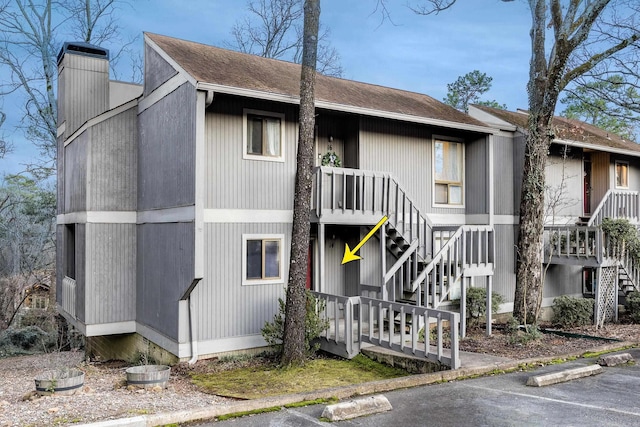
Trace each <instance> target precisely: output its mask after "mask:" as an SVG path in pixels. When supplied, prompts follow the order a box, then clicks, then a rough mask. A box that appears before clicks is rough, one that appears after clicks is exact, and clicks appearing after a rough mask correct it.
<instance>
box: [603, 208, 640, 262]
mask: <svg viewBox="0 0 640 427" xmlns="http://www.w3.org/2000/svg"><path fill="white" fill-rule="evenodd" d="M602 231H604V232H605V234H606V235H607V237H608V238H609V241H610V244H611V245H613V247H615V248H616V251H617V252H618V254H619V256H621V255H622V254H621V253H620V252H621V250H622V248H625V249H626V250H627V251H629V253H630V254H631V256H632V257H633V258H635V259H636V260H637V259H638V258H640V239H639V238H638V229H637V228H636V226H635V225H633V224H631V223H630V222H629V220H626V219H611V218H604V219H603V220H602Z"/></svg>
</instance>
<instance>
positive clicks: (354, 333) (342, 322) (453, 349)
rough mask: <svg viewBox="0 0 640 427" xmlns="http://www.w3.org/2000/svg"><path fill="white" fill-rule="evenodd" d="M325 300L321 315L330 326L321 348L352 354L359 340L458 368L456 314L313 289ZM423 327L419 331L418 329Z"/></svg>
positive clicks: (355, 352) (358, 345) (355, 353)
mask: <svg viewBox="0 0 640 427" xmlns="http://www.w3.org/2000/svg"><path fill="white" fill-rule="evenodd" d="M313 294H314V296H315V297H316V298H317V299H318V300H321V301H323V302H324V304H323V305H324V312H323V313H321V316H322V317H323V318H324V319H326V320H328V322H329V327H328V328H327V329H326V331H325V333H324V334H323V336H322V337H321V347H322V348H323V349H324V350H327V351H329V352H332V353H335V354H338V355H341V356H344V357H354V356H355V355H357V354H358V353H359V352H360V345H361V343H362V342H368V343H371V344H375V345H378V346H381V347H386V348H390V349H393V350H396V351H400V352H403V353H405V354H410V355H413V356H416V357H422V358H425V359H428V360H432V361H437V362H440V363H442V364H444V365H447V366H450V367H451V369H457V368H459V367H460V355H459V344H458V340H459V335H458V331H459V324H460V315H459V314H458V313H454V312H449V311H445V310H437V309H432V308H427V307H417V306H414V305H409V304H399V303H395V302H392V301H383V300H379V299H374V298H366V297H343V296H337V295H330V294H323V293H320V292H313ZM434 324H435V331H436V339H435V342H432V340H431V338H430V333H429V331H430V328H431V326H432V325H434ZM423 328H424V329H425V330H426V332H425V333H424V334H423V335H424V338H422V337H421V335H422V334H420V330H421V329H423ZM445 328H448V329H449V335H450V340H449V348H448V349H446V348H445V347H444V332H445Z"/></svg>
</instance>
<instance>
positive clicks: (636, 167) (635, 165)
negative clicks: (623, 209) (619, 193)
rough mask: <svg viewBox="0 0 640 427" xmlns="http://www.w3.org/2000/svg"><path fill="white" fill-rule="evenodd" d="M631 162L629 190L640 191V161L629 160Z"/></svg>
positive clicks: (635, 159)
mask: <svg viewBox="0 0 640 427" xmlns="http://www.w3.org/2000/svg"><path fill="white" fill-rule="evenodd" d="M626 160H628V161H629V190H633V191H638V190H640V160H639V159H637V158H627V159H626Z"/></svg>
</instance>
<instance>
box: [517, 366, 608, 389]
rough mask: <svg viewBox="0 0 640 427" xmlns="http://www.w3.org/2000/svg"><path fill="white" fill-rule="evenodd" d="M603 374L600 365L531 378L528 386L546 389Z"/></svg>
mask: <svg viewBox="0 0 640 427" xmlns="http://www.w3.org/2000/svg"><path fill="white" fill-rule="evenodd" d="M601 373H602V366H600V365H589V366H582V367H580V368H574V369H566V370H564V371H560V372H552V373H550V374H545V375H536V376H533V377H529V379H528V380H527V385H528V386H533V387H544V386H547V385H552V384H558V383H563V382H566V381H571V380H575V379H578V378H584V377H589V376H591V375H597V374H601Z"/></svg>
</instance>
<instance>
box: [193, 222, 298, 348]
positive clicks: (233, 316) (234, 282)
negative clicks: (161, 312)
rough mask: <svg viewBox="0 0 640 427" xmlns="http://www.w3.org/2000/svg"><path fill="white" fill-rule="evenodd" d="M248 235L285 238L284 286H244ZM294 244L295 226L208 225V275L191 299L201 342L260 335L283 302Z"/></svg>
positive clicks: (206, 245) (206, 274)
mask: <svg viewBox="0 0 640 427" xmlns="http://www.w3.org/2000/svg"><path fill="white" fill-rule="evenodd" d="M243 234H284V248H283V253H282V256H284V265H285V267H284V268H285V271H284V272H283V274H284V275H283V283H282V284H268V285H244V286H243V285H242V259H243V257H244V254H243V253H242V235H243ZM290 245H291V224H244V223H235V224H212V223H208V224H205V255H204V260H205V261H204V262H205V275H204V279H203V280H202V281H201V282H200V283H199V284H198V285H197V287H196V288H195V290H194V291H193V293H192V295H191V297H192V298H193V299H194V302H195V304H196V315H197V319H198V323H197V331H198V340H199V341H203V340H212V339H221V338H230V337H237V336H242V335H252V334H260V329H261V328H262V327H263V326H264V323H265V322H266V321H271V320H272V319H273V316H274V314H275V313H277V311H278V298H284V288H285V286H286V280H287V277H288V266H289V251H290Z"/></svg>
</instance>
